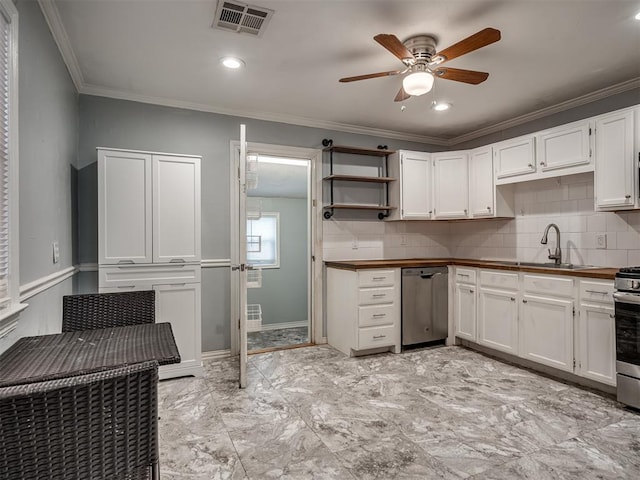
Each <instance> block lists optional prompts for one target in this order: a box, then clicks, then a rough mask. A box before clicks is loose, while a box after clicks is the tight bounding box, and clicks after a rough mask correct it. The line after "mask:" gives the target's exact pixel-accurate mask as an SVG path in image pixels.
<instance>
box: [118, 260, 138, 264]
mask: <svg viewBox="0 0 640 480" xmlns="http://www.w3.org/2000/svg"><path fill="white" fill-rule="evenodd" d="M134 263H135V262H134V261H133V260H118V265H133V264H134Z"/></svg>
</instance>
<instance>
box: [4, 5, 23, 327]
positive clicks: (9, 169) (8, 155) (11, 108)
mask: <svg viewBox="0 0 640 480" xmlns="http://www.w3.org/2000/svg"><path fill="white" fill-rule="evenodd" d="M17 39H18V12H17V10H16V8H15V6H14V5H13V3H12V2H11V1H10V0H0V320H2V319H6V318H7V317H10V316H12V315H13V314H15V313H17V311H19V308H18V305H17V304H18V301H19V298H18V269H17V266H16V264H15V263H14V262H16V261H17V258H18V257H17V251H18V249H17V246H18V218H17V213H18V211H17V197H18V196H17V193H18V189H17V184H16V182H17V178H18V177H17V173H18V151H17V150H18V131H17V126H18V108H17V107H18V88H17V87H18V66H17V51H18V49H17ZM14 326H15V322H14V323H13V324H11V325H9V324H8V323H7V322H3V323H0V336H2V334H4V333H7V332H8V331H10V330H11V329H12V328H13V327H14Z"/></svg>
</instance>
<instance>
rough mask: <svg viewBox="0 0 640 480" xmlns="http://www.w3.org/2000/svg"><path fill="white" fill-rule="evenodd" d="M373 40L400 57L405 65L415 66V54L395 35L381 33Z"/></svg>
mask: <svg viewBox="0 0 640 480" xmlns="http://www.w3.org/2000/svg"><path fill="white" fill-rule="evenodd" d="M373 39H374V40H375V41H376V42H378V43H379V44H380V45H382V46H383V47H384V48H386V49H387V50H389V51H390V52H391V53H393V54H394V55H395V56H396V57H398V58H399V59H400V60H401V61H402V62H403V63H404V64H405V65H413V64H414V63H415V62H416V59H415V57H414V56H413V53H411V52H410V51H409V50H408V49H407V47H405V46H404V45H403V44H402V42H401V41H400V40H399V39H398V37H396V36H395V35H390V34H388V33H381V34H379V35H376V36H375V37H373Z"/></svg>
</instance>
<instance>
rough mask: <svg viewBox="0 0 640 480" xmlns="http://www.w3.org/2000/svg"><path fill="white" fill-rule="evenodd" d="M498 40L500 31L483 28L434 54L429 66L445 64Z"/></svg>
mask: <svg viewBox="0 0 640 480" xmlns="http://www.w3.org/2000/svg"><path fill="white" fill-rule="evenodd" d="M500 38H501V35H500V30H496V29H495V28H485V29H484V30H480V31H479V32H478V33H474V34H473V35H471V36H470V37H467V38H465V39H464V40H460V41H459V42H458V43H456V44H454V45H451V46H450V47H449V48H445V49H444V50H442V51H441V52H438V53H436V55H435V56H434V57H433V58H432V59H431V64H440V63H442V62H447V61H449V60H452V59H454V58H456V57H460V56H461V55H464V54H466V53H469V52H473V51H474V50H478V49H479V48H482V47H486V46H487V45H491V44H492V43H494V42H497V41H498V40H500Z"/></svg>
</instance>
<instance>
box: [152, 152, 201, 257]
mask: <svg viewBox="0 0 640 480" xmlns="http://www.w3.org/2000/svg"><path fill="white" fill-rule="evenodd" d="M153 261H154V263H164V262H169V263H186V262H198V261H200V159H199V158H193V157H174V156H167V155H154V156H153Z"/></svg>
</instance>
